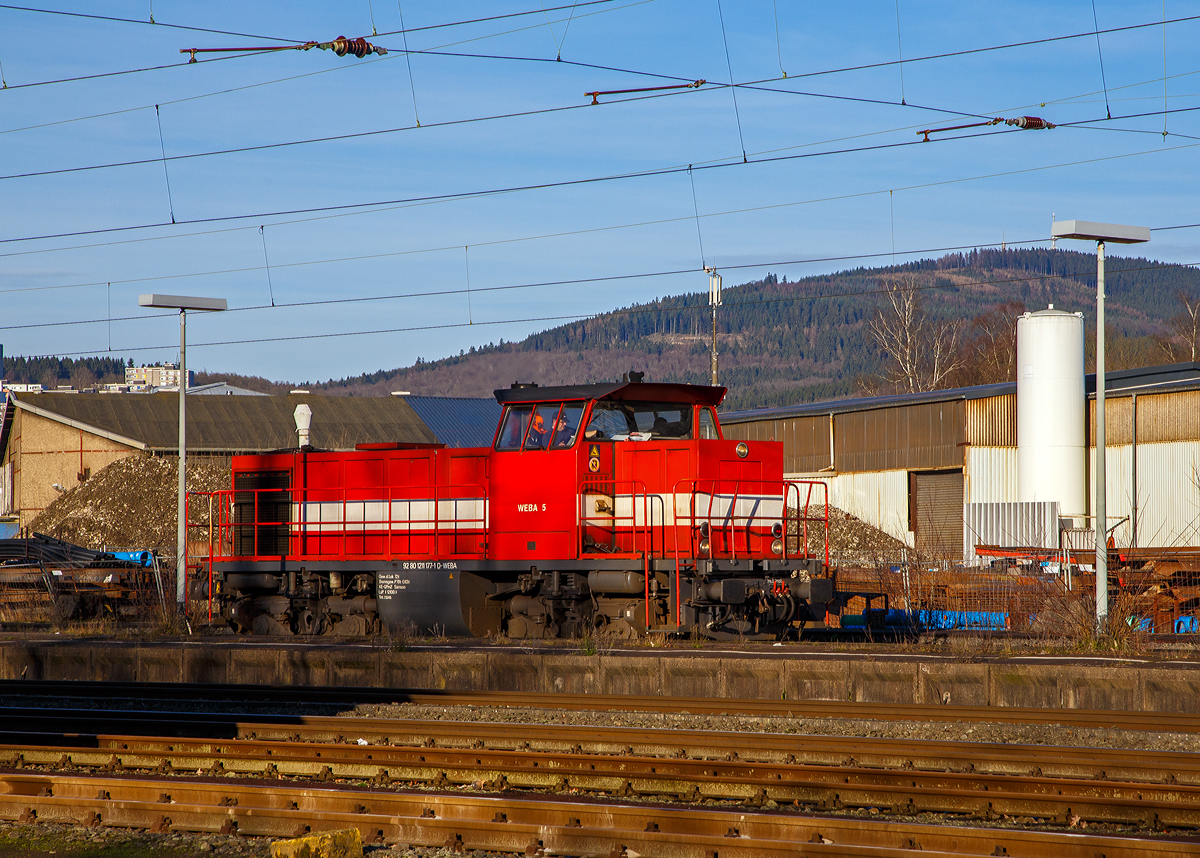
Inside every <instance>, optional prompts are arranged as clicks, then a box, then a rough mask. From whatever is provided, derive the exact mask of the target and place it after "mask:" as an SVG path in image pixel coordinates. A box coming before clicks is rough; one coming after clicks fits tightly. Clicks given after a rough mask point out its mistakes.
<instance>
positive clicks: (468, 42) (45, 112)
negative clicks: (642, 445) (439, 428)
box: [0, 0, 1200, 381]
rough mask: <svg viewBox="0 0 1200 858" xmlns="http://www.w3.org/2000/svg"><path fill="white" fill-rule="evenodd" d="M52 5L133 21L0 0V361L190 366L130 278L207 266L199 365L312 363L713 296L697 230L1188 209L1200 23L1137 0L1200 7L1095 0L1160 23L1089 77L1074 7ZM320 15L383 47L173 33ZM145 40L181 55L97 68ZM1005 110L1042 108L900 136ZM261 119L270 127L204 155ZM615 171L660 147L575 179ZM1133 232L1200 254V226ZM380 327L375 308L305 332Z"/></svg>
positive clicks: (771, 265)
mask: <svg viewBox="0 0 1200 858" xmlns="http://www.w3.org/2000/svg"><path fill="white" fill-rule="evenodd" d="M30 2H31V4H33V3H34V0H30ZM37 5H38V6H39V8H42V9H53V10H58V11H70V12H79V13H85V14H88V15H105V16H111V17H114V18H128V19H133V20H135V21H138V22H145V23H126V22H119V21H101V20H95V19H91V18H86V17H70V16H63V15H52V14H46V13H38V12H29V11H19V10H15V9H11V8H0V63H2V64H3V71H4V80H5V82H6V83H7V85H8V88H7V89H4V90H0V176H3V177H11V176H14V175H17V174H26V173H40V174H41V175H34V176H24V177H19V178H0V308H2V309H0V328H5V330H0V342H2V343H3V344H4V347H5V352H6V353H7V354H10V355H13V354H77V353H83V354H107V353H109V350H110V349H111V353H112V354H114V355H120V356H122V357H132V358H134V360H135V361H137V362H139V363H141V362H153V361H159V360H173V359H175V358H176V357H177V343H178V326H177V323H176V320H175V319H174V318H173V317H170V316H168V317H165V318H164V317H155V314H154V313H152V312H150V311H144V310H139V309H138V308H137V306H136V304H137V296H138V294H140V293H143V292H162V293H175V294H195V295H210V296H220V297H226V298H227V299H228V300H229V305H230V308H231V309H236V310H237V311H236V312H230V313H225V314H221V315H211V316H207V317H205V316H200V315H195V316H193V317H191V318H190V321H189V329H188V330H189V344H190V345H191V346H193V348H189V364H190V365H191V367H192V368H195V369H208V370H213V371H233V372H242V373H247V374H254V375H264V376H267V377H269V378H274V379H280V380H292V381H304V380H318V379H320V380H323V379H326V378H330V377H333V378H339V377H343V376H346V375H355V374H358V373H360V372H364V371H367V372H369V371H373V370H377V369H384V368H393V367H397V366H403V365H407V364H410V363H412V362H413V361H414V360H416V359H417V358H418V357H422V358H424V359H427V360H428V359H434V358H438V357H443V356H446V355H450V354H457V353H458V352H459V351H460V350H462V349H468V348H470V347H471V346H472V345H480V344H484V343H488V342H493V341H497V340H499V339H500V338H501V337H503V338H505V339H519V338H521V337H523V336H524V335H525V334H527V333H530V332H531V331H535V330H540V329H543V328H546V327H550V326H552V325H553V324H555V323H554V322H553V321H547V320H548V319H550V318H556V317H563V318H578V317H582V316H586V315H589V314H593V313H598V312H603V311H606V310H609V309H613V308H615V307H618V306H623V305H627V304H630V303H633V302H637V301H645V300H650V299H653V298H655V297H657V296H661V295H665V294H676V293H681V292H688V291H702V290H705V289H706V288H707V283H706V280H705V277H704V275H703V274H702V273H701V272H700V268H701V266H702V257H701V250H700V241H701V240H702V242H703V262H707V263H708V264H710V265H713V264H715V265H716V266H717V267H718V268H719V269H721V270H722V272H723V276H724V280H725V284H726V285H727V286H728V285H733V284H736V283H741V282H745V281H747V280H752V279H758V278H759V277H761V276H762V275H764V274H766V273H767V272H768V271H773V272H775V273H777V274H779V275H786V276H787V277H788V279H789V280H794V279H797V278H801V277H804V276H806V275H809V274H815V273H821V272H826V271H832V270H838V269H842V268H850V267H856V266H858V265H860V264H862V265H876V264H886V263H887V262H889V261H890V260H891V253H892V250H893V242H894V248H895V250H896V254H897V255H896V258H897V260H900V259H907V258H912V257H914V256H928V255H937V254H936V253H930V252H929V251H930V250H931V249H934V248H944V247H959V246H966V247H970V246H979V245H985V244H991V243H999V242H1000V241H1002V240H1007V241H1008V242H1010V243H1016V242H1031V241H1042V242H1045V240H1046V238H1047V236H1048V234H1049V226H1050V218H1051V213H1052V212H1055V213H1057V214H1058V216H1059V218H1060V219H1068V218H1080V219H1085V220H1099V221H1111V222H1119V223H1133V224H1140V225H1146V226H1151V227H1155V228H1159V227H1169V226H1180V225H1186V224H1195V223H1200V210H1198V208H1200V206H1198V204H1197V200H1200V193H1198V191H1200V171H1198V170H1197V164H1198V163H1200V121H1198V114H1200V110H1195V112H1192V111H1193V110H1194V109H1196V108H1200V20H1192V21H1182V22H1178V23H1173V24H1169V25H1167V26H1166V27H1165V28H1164V27H1163V26H1162V25H1161V24H1160V23H1156V22H1161V21H1162V19H1163V15H1164V10H1165V15H1166V17H1167V18H1168V19H1176V18H1186V17H1189V16H1197V15H1200V3H1180V2H1177V0H1170V2H1167V3H1166V4H1165V7H1164V5H1163V3H1162V2H1161V0H1159V2H1154V3H1151V2H1123V3H1117V2H1108V0H1100V2H1097V4H1096V6H1095V16H1096V21H1098V23H1099V26H1100V29H1101V30H1105V29H1113V28H1121V27H1133V26H1136V25H1143V24H1155V26H1150V27H1142V28H1137V29H1127V30H1122V31H1120V32H1112V33H1102V34H1101V36H1100V50H1101V52H1102V53H1103V78H1102V74H1101V65H1100V60H1099V57H1098V54H1097V43H1096V38H1095V37H1094V36H1093V35H1091V33H1092V31H1093V28H1094V24H1093V7H1092V5H1091V3H1090V2H1069V3H1056V4H1044V3H1008V4H994V3H969V2H968V3H963V2H956V3H950V2H920V3H914V2H911V0H900V2H899V7H898V9H899V14H898V15H897V4H896V3H895V2H894V0H887V2H877V3H871V2H865V3H859V4H853V5H851V6H843V5H841V4H808V3H796V2H790V0H776V2H774V3H773V2H771V0H752V2H741V3H736V2H733V0H722V5H721V6H720V7H718V4H717V2H716V0H712V2H689V3H685V2H680V0H643V1H642V2H637V0H633V2H630V0H614V2H607V3H593V4H590V5H577V6H576V7H575V8H574V9H573V10H572V9H570V8H568V9H563V10H559V11H549V12H546V13H543V12H542V11H541V9H542V6H544V7H545V8H547V9H549V8H550V7H551V6H552V5H561V0H558V2H555V0H550V2H544V3H543V4H542V6H539V5H538V3H537V2H536V0H535V1H534V2H533V3H527V2H520V0H510V2H496V3H419V2H415V0H401V4H400V5H399V6H398V5H397V3H396V2H395V0H390V2H389V0H371V2H367V0H362V2H361V3H359V2H347V3H336V4H334V3H328V4H315V3H304V2H295V3H224V2H210V3H205V4H184V3H175V2H168V0H157V2H154V3H153V6H152V11H153V16H154V19H155V21H156V22H158V23H157V24H155V25H150V24H149V23H148V18H149V15H150V14H151V3H150V2H149V0H146V2H140V3H134V2H91V3H73V4H72V3H67V2H65V0H57V2H54V3H53V4H51V3H49V2H47V3H45V4H37ZM401 9H402V11H403V16H404V24H405V25H407V27H408V29H409V32H408V34H407V45H408V48H409V49H410V50H412V51H417V52H418V53H414V54H412V55H410V56H409V57H406V56H405V54H404V52H403V47H404V37H402V36H401V35H400V34H398V33H396V32H395V31H398V30H400V29H401V25H400V11H401ZM529 11H533V12H535V13H536V14H531V15H525V16H516V17H506V18H501V19H498V20H491V21H481V22H477V23H473V24H463V25H459V26H437V25H445V24H451V23H454V22H460V21H465V20H468V19H476V18H484V17H489V16H500V15H510V16H511V15H513V14H514V13H520V12H529ZM722 16H723V18H724V38H723V33H722V26H721V17H722ZM897 17H899V45H898V39H897V35H898V34H897ZM372 18H373V19H374V27H373V25H372ZM568 19H569V26H568V23H567V22H568ZM776 20H778V37H777V35H776V33H777V28H776ZM164 25H182V26H188V27H197V28H207V29H213V30H225V31H232V32H234V33H239V34H246V35H245V36H241V35H220V34H216V33H208V32H197V31H189V30H185V29H178V28H174V27H168V26H164ZM373 29H374V30H376V31H378V32H379V33H380V34H382V35H379V36H378V37H374V36H372V31H373ZM564 29H565V36H564ZM1164 30H1165V39H1166V49H1165V78H1166V79H1165V91H1166V92H1165V103H1166V106H1167V108H1168V109H1169V110H1171V111H1177V112H1172V113H1169V114H1168V115H1167V116H1166V117H1165V128H1166V130H1167V132H1168V133H1167V135H1166V137H1165V138H1164V137H1163V136H1162V133H1161V132H1162V131H1163V130H1164V116H1163V113H1162V111H1163V108H1164ZM1077 33H1087V34H1088V35H1087V36H1086V37H1084V38H1077V39H1059V40H1056V41H1051V42H1046V43H1042V44H1036V45H1026V46H1021V47H1008V48H1003V49H999V50H984V51H975V52H973V53H968V54H961V53H960V54H959V55H957V56H949V57H943V58H938V59H923V58H925V57H929V56H933V55H939V54H946V53H955V52H963V51H972V50H974V49H981V48H991V47H995V46H1003V45H1009V44H1012V43H1017V42H1028V41H1033V40H1040V39H1054V38H1056V37H1062V36H1070V35H1073V34H1077ZM339 35H345V36H349V37H357V36H366V37H367V38H369V39H370V40H371V41H372V42H374V43H376V44H380V45H383V46H385V47H386V48H388V49H389V51H390V53H389V54H388V55H387V56H385V57H372V58H370V59H361V60H360V59H355V58H353V57H344V58H339V57H337V56H334V55H333V54H331V53H329V52H325V51H320V50H311V51H306V52H301V51H280V52H274V53H271V54H265V55H252V56H238V57H235V58H228V59H226V58H222V59H216V60H214V61H206V62H199V63H196V64H187V63H186V59H187V57H186V56H185V55H181V54H180V53H179V51H180V49H182V48H191V47H235V46H253V45H265V44H281V43H282V42H272V41H269V40H267V37H269V38H271V39H284V40H296V41H306V40H310V39H312V40H318V41H322V40H329V39H332V38H334V37H336V36H339ZM726 42H727V43H728V57H727V55H726V49H725V44H726ZM560 50H561V57H562V59H563V60H564V61H565V62H561V63H559V62H554V60H555V57H556V55H558V54H559V51H560ZM901 52H902V54H903V57H904V59H905V60H906V62H905V63H904V64H903V65H899V64H897V62H896V60H897V59H898V57H899V55H900V53H901ZM450 53H458V54H464V53H466V54H477V55H488V56H487V57H464V56H448V55H447V54H450ZM200 56H201V58H205V57H206V56H207V57H209V58H212V57H217V56H221V55H212V54H210V55H203V54H202V55H200ZM500 57H504V58H507V59H501V58H500ZM409 61H411V83H410V74H409ZM577 63H584V64H592V65H594V66H606V67H608V68H609V69H614V70H606V69H599V68H591V67H586V66H582V65H577ZM153 66H171V67H170V68H165V69H159V70H152V71H141V72H135V73H131V74H122V75H111V74H109V73H111V72H117V71H125V70H134V69H142V68H147V67H153ZM859 66H867V67H868V68H858V69H856V70H851V71H839V70H842V69H847V68H850V67H859ZM731 70H732V77H731V75H730V71H731ZM784 71H786V73H787V77H786V79H784V78H783V76H782V72H784ZM90 75H105V76H102V77H95V78H92V79H89V80H77V81H70V82H63V83H44V82H49V81H58V80H62V79H66V78H75V77H83V76H90ZM654 75H659V76H665V77H655V76H654ZM698 79H704V80H706V81H709V82H710V83H707V84H705V85H704V86H702V87H700V88H698V89H682V90H665V91H660V92H657V93H634V94H629V95H623V96H602V97H601V99H600V100H601V101H602V102H603V104H601V105H599V106H594V107H593V106H590V105H589V103H588V102H589V99H587V98H586V97H585V96H584V93H585V92H589V91H593V90H617V89H630V88H638V87H652V86H663V85H671V84H676V83H680V82H684V81H691V80H698ZM730 80H733V81H735V82H737V83H738V84H750V83H752V82H756V83H753V86H757V87H760V88H752V87H751V86H749V85H747V86H739V87H737V88H736V90H731V89H730V88H729V87H728V86H725V85H723V84H728V83H729V81H730ZM34 84H39V85H34ZM1105 85H1106V87H1107V107H1106V94H1105ZM735 92H736V100H737V109H736V113H735V109H734V98H733V95H734V93H735ZM414 94H415V104H414ZM902 100H903V101H904V102H905V103H904V104H901V101H902ZM156 104H157V105H158V106H159V107H158V118H160V119H161V128H162V139H161V143H160V138H159V124H158V119H157V118H156V112H155V108H154V105H156ZM935 108H936V109H935ZM538 111H540V112H538ZM1109 112H1111V115H1112V117H1113V119H1112V120H1111V121H1109V120H1107V119H1106V116H1107V114H1108V113H1109ZM1134 114H1151V115H1148V116H1138V117H1134V116H1133V115H1134ZM1020 115H1036V116H1041V117H1043V118H1045V119H1047V120H1049V121H1051V122H1054V123H1057V124H1059V125H1060V127H1058V128H1055V129H1053V130H1048V131H1014V132H1009V133H1003V132H1002V131H999V130H998V129H996V128H992V127H988V128H974V129H967V130H963V131H958V132H945V133H938V134H934V135H932V136H933V138H934V142H930V143H928V144H919V145H916V144H913V141H919V139H920V138H919V137H918V135H917V134H916V133H915V132H916V131H918V130H920V129H922V128H938V127H946V126H951V125H961V124H966V123H970V122H978V121H980V117H985V118H986V117H1013V116H1020ZM490 117H491V118H490ZM495 117H503V118H495ZM1131 117H1132V118H1131ZM418 118H419V120H420V123H421V125H420V127H417V124H416V123H417V119H418ZM463 120H478V121H463ZM1088 120H1103V121H1093V122H1089V123H1088V124H1084V125H1070V124H1068V123H1078V122H1085V121H1088ZM1002 128H1007V126H1002ZM376 131H379V132H382V133H378V134H372V135H369V136H359V137H356V138H350V139H338V140H325V141H323V142H303V141H309V140H312V139H313V138H325V137H338V136H342V135H347V134H354V133H358V132H376ZM954 137H961V138H962V139H941V138H954ZM273 144H291V145H284V146H276V145H273ZM897 144H913V145H897ZM254 146H271V147H272V148H266V149H258V150H256V151H241V152H227V153H225V154H208V153H214V152H222V151H224V150H231V149H245V148H246V147H254ZM845 150H858V151H845ZM164 151H165V153H166V155H167V157H168V161H167V164H166V172H167V174H168V176H169V184H170V196H169V197H168V191H167V181H166V180H165V178H164V164H163V162H162V160H161V159H162V154H163V152H164ZM743 151H744V152H745V157H746V161H748V162H749V163H743ZM185 156H186V157H185ZM191 156H196V157H191ZM796 156H806V157H796ZM129 161H140V162H144V163H137V164H132V165H126V166H104V165H111V164H121V163H123V162H129ZM689 164H691V165H693V170H692V173H691V175H690V176H689V174H688V172H687V171H686V167H687V165H689ZM93 166H99V168H98V169H88V170H74V171H72V172H65V173H52V174H46V173H47V171H59V170H64V169H72V168H79V167H93ZM630 173H650V174H651V175H642V176H633V177H628V178H621V179H612V180H606V181H584V180H592V179H602V178H604V177H611V176H618V175H626V174H630ZM561 183H570V184H561ZM533 185H542V186H546V185H549V187H539V188H534V189H529V190H521V191H507V192H503V193H483V192H488V191H500V190H504V189H511V188H519V187H520V188H524V187H527V186H533ZM693 185H694V192H695V199H694V202H693ZM889 192H890V193H889ZM418 200H420V202H417V201H418ZM381 201H391V204H390V205H386V206H375V207H369V206H364V205H363V204H367V203H373V202H381ZM402 201H409V202H402ZM335 206H342V207H346V208H341V209H338V210H329V207H335ZM309 209H326V210H324V211H308V212H304V213H297V214H280V213H281V212H299V211H300V210H309ZM697 213H698V214H699V218H698V219H697V217H696V214H697ZM172 214H173V216H174V219H175V221H176V223H175V224H171V217H172ZM132 227H143V228H132ZM260 227H261V228H262V231H261V232H260ZM697 229H699V239H698V236H697ZM65 233H81V234H79V235H73V236H66V237H58V238H37V237H38V236H46V235H56V236H57V235H63V234H65ZM264 238H265V245H266V247H265V250H266V258H267V259H268V260H269V262H270V268H269V272H268V268H267V266H266V264H265V263H264ZM464 248H467V249H466V250H464ZM1079 249H1086V248H1085V247H1083V246H1080V247H1079ZM1118 252H1119V251H1118ZM1140 252H1144V253H1146V254H1147V255H1150V256H1153V257H1155V258H1158V259H1162V260H1166V261H1171V262H1176V263H1181V264H1196V263H1200V229H1172V230H1157V231H1156V232H1155V233H1154V239H1153V241H1152V243H1151V245H1149V246H1148V248H1146V249H1145V250H1144V251H1140ZM870 254H882V255H881V256H874V257H870V256H868V255H870ZM837 257H856V258H854V259H846V260H839V261H829V260H833V258H837ZM805 260H815V261H811V262H808V261H805ZM822 260H825V261H822ZM468 263H469V282H470V287H471V290H472V292H471V294H470V295H469V296H468V294H467V293H466V291H465V290H466V287H467V282H468V271H467V268H468ZM666 272H679V273H666ZM268 275H269V276H268ZM600 278H617V279H600ZM562 281H584V282H575V283H563V282H562ZM108 284H111V285H108ZM530 284H534V285H530ZM536 284H550V285H536ZM509 287H520V288H509ZM432 292H436V293H442V294H436V295H430V294H426V295H423V296H421V297H400V298H397V297H390V298H386V299H385V300H370V299H375V298H381V297H384V296H398V295H413V294H415V293H432ZM346 299H367V300H354V301H347V300H346ZM318 301H341V302H342V303H325V304H312V303H311V302H318ZM272 303H274V304H275V305H276V306H274V307H272V306H271V304H272ZM297 303H308V306H294V307H289V306H285V305H288V304H297ZM1079 309H1083V310H1085V311H1086V310H1089V309H1090V308H1084V307H1081V308H1079ZM126 317H135V318H133V319H131V320H125V321H123V320H121V319H124V318H126ZM110 318H112V319H117V321H111V322H110V321H109V319H110ZM510 320H530V321H510ZM66 322H85V323H86V324H69V325H67V324H61V323H66ZM497 322H504V323H503V324H497ZM27 325H42V327H32V328H30V327H23V328H16V327H13V326H27ZM363 331H389V333H379V334H368V335H359V336H334V337H329V336H321V337H314V335H326V334H345V333H354V332H363ZM282 338H288V339H282ZM253 340H273V341H269V342H243V341H253ZM206 343H208V344H213V343H216V344H213V345H205V344H206Z"/></svg>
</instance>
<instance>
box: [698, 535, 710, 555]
mask: <svg viewBox="0 0 1200 858" xmlns="http://www.w3.org/2000/svg"><path fill="white" fill-rule="evenodd" d="M710 547H711V546H710V545H709V542H708V540H707V539H701V540H700V553H701V554H703V555H704V556H705V557H707V556H708V549H709V548H710Z"/></svg>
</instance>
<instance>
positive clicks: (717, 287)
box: [704, 266, 721, 387]
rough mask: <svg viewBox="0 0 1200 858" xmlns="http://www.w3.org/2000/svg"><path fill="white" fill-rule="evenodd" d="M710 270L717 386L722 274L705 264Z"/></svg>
mask: <svg viewBox="0 0 1200 858" xmlns="http://www.w3.org/2000/svg"><path fill="white" fill-rule="evenodd" d="M704 270H705V271H707V272H708V306H709V308H711V310H712V383H713V387H716V386H717V307H720V306H721V275H720V274H718V273H717V269H716V268H709V267H708V266H705V268H704Z"/></svg>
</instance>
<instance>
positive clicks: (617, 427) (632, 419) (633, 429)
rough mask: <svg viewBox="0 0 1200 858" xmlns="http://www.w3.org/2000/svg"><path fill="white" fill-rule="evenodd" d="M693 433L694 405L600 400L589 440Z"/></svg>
mask: <svg viewBox="0 0 1200 858" xmlns="http://www.w3.org/2000/svg"><path fill="white" fill-rule="evenodd" d="M691 437H692V406H691V405H690V404H681V403H677V402H605V401H601V402H597V403H596V404H595V405H593V406H592V417H591V420H589V421H588V427H587V431H586V432H585V433H584V438H585V439H587V440H606V439H607V440H612V441H655V440H664V439H668V438H691Z"/></svg>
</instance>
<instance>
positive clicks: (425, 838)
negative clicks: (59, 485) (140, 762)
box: [0, 774, 1200, 858]
mask: <svg viewBox="0 0 1200 858" xmlns="http://www.w3.org/2000/svg"><path fill="white" fill-rule="evenodd" d="M0 817H3V818H7V819H12V820H16V821H18V822H24V823H32V822H69V823H75V824H80V823H82V824H88V825H92V826H96V825H114V826H126V827H141V828H149V829H151V830H157V831H170V830H188V831H222V832H224V833H227V834H228V833H238V834H246V835H260V836H273V837H281V836H282V837H288V836H296V835H300V834H303V833H307V832H308V831H321V830H330V829H337V828H348V827H354V828H358V829H359V831H360V832H361V833H362V835H363V837H364V840H365V841H366V842H367V843H381V844H394V843H406V844H416V845H424V846H443V847H449V848H450V849H451V850H453V851H465V850H468V849H492V850H498V851H506V852H518V853H519V852H521V851H524V853H525V854H526V855H539V854H543V855H544V854H564V853H565V854H604V853H605V852H607V853H608V854H610V855H626V854H628V853H631V852H635V851H636V852H639V853H641V854H651V855H656V856H663V858H693V856H694V857H695V858H700V856H712V855H717V856H718V858H758V856H776V855H779V856H783V855H788V856H796V855H798V854H799V855H812V856H817V855H820V856H842V855H845V856H868V855H869V856H885V855H895V854H897V853H898V852H900V851H901V850H921V851H922V853H923V854H929V855H944V856H947V858H948V856H982V855H1021V856H1028V858H1041V856H1052V857H1053V858H1076V856H1079V858H1094V856H1095V855H1098V854H1099V855H1104V856H1105V858H1124V856H1159V855H1162V856H1166V855H1180V854H1200V844H1196V843H1193V842H1186V841H1183V840H1181V839H1178V838H1176V839H1166V838H1148V837H1146V838H1121V837H1114V836H1097V835H1089V834H1077V833H1051V832H1039V831H1028V830H1023V829H1003V830H997V829H993V828H984V827H979V828H962V827H939V826H931V825H920V824H912V823H903V822H894V821H881V822H876V821H874V820H863V819H853V820H839V819H829V818H814V817H807V816H800V815H797V814H794V813H786V812H773V813H766V812H755V811H750V810H746V809H743V808H738V809H736V810H734V811H732V812H731V811H728V810H725V811H722V810H713V809H704V810H680V809H674V808H667V807H661V806H653V805H645V804H641V805H632V804H623V803H615V802H605V803H595V802H590V803H589V802H581V801H575V800H573V801H565V800H555V799H545V798H541V799H537V800H530V799H521V798H515V797H513V796H509V795H505V796H500V797H480V796H463V795H441V794H436V793H394V792H380V791H371V790H356V789H336V788H327V787H311V788H306V789H303V790H297V789H296V788H295V787H294V786H291V785H285V786H276V785H271V786H264V785H261V784H250V783H246V782H243V781H232V780H231V781H225V782H216V783H214V782H197V781H190V782H181V781H179V780H171V779H161V778H141V779H136V780H133V779H125V778H113V777H103V778H101V777H88V776H78V775H75V776H71V777H53V776H42V775H26V774H15V775H14V774H9V775H3V776H0Z"/></svg>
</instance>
